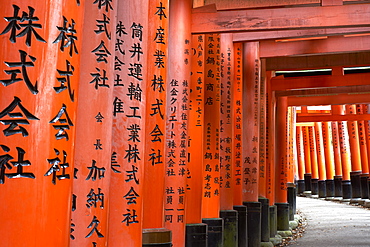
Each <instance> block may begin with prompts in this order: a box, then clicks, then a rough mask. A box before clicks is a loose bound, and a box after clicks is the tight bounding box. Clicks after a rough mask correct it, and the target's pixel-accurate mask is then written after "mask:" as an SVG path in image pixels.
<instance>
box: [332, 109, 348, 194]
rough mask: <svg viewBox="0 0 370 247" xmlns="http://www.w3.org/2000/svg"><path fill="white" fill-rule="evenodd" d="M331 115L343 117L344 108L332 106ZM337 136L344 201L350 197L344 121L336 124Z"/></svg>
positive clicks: (345, 125)
mask: <svg viewBox="0 0 370 247" xmlns="http://www.w3.org/2000/svg"><path fill="white" fill-rule="evenodd" d="M332 113H333V114H340V115H344V107H343V106H342V105H333V106H332ZM338 134H339V145H340V152H341V162H342V194H343V198H344V199H350V198H351V197H352V191H351V181H350V179H351V177H350V172H351V153H350V149H349V140H348V139H349V138H348V129H347V122H346V121H339V122H338Z"/></svg>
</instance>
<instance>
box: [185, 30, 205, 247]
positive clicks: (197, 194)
mask: <svg viewBox="0 0 370 247" xmlns="http://www.w3.org/2000/svg"><path fill="white" fill-rule="evenodd" d="M191 44H192V49H191V53H190V54H191V61H192V63H191V81H190V85H189V86H190V91H189V119H188V121H189V122H188V136H189V142H188V143H189V145H188V157H189V160H188V161H189V162H188V169H187V191H186V202H185V203H186V211H185V220H186V223H187V225H186V246H194V245H195V244H197V245H199V246H204V247H206V246H207V237H206V235H207V225H206V224H203V223H201V222H202V196H203V195H202V184H203V183H202V181H203V169H202V168H203V141H204V140H203V139H204V138H203V131H204V89H205V88H204V61H205V60H204V57H205V35H193V36H192V42H191Z"/></svg>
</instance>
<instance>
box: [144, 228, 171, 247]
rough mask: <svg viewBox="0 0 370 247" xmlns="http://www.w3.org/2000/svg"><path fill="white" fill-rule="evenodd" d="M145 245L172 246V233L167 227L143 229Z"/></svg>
mask: <svg viewBox="0 0 370 247" xmlns="http://www.w3.org/2000/svg"><path fill="white" fill-rule="evenodd" d="M142 246H143V247H171V246H172V234H171V231H170V230H168V229H165V228H153V229H143V245H142Z"/></svg>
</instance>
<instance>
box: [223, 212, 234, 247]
mask: <svg viewBox="0 0 370 247" xmlns="http://www.w3.org/2000/svg"><path fill="white" fill-rule="evenodd" d="M220 218H222V219H223V220H224V246H230V247H237V246H238V212H237V211H236V210H221V211H220Z"/></svg>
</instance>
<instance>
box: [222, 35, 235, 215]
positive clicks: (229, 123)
mask: <svg viewBox="0 0 370 247" xmlns="http://www.w3.org/2000/svg"><path fill="white" fill-rule="evenodd" d="M220 36H221V37H220V38H221V43H220V45H221V61H220V62H221V63H220V65H221V80H220V83H221V84H220V88H221V89H220V95H221V102H220V168H221V169H220V172H221V174H220V178H221V183H220V193H221V194H220V208H221V210H232V209H233V183H232V176H233V166H232V163H231V162H232V159H231V156H232V153H231V151H232V139H233V138H232V130H233V120H232V100H233V98H232V92H233V88H232V83H231V81H232V79H231V78H232V76H233V75H234V72H233V69H234V67H233V63H234V54H233V40H232V34H221V35H220Z"/></svg>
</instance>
